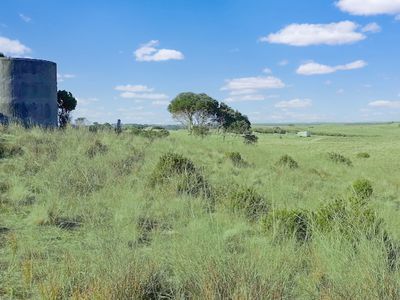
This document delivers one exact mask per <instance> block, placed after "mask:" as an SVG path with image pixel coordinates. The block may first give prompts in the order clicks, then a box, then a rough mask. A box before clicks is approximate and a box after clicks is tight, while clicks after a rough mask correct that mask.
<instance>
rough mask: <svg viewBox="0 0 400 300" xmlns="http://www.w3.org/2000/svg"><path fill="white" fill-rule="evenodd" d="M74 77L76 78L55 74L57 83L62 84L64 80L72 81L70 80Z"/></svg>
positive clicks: (71, 75) (70, 75)
mask: <svg viewBox="0 0 400 300" xmlns="http://www.w3.org/2000/svg"><path fill="white" fill-rule="evenodd" d="M75 77H76V75H75V74H60V73H57V81H58V82H63V81H65V80H66V79H72V78H75Z"/></svg>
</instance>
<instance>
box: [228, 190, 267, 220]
mask: <svg viewBox="0 0 400 300" xmlns="http://www.w3.org/2000/svg"><path fill="white" fill-rule="evenodd" d="M229 197H230V201H231V206H232V209H233V210H234V211H236V212H244V214H245V215H246V217H247V218H248V219H249V220H251V221H255V220H258V219H259V218H260V217H262V216H264V215H266V214H267V213H268V211H269V209H270V205H269V203H268V202H267V200H266V199H265V198H264V197H263V196H262V195H260V194H259V193H257V191H256V190H255V189H254V188H249V187H237V188H234V189H233V191H232V192H231V194H230V195H229Z"/></svg>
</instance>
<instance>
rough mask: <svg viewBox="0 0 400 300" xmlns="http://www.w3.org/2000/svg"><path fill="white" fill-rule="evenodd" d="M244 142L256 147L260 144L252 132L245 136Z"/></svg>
mask: <svg viewBox="0 0 400 300" xmlns="http://www.w3.org/2000/svg"><path fill="white" fill-rule="evenodd" d="M243 142H244V143H245V144H246V145H255V144H257V142H258V136H256V135H255V134H253V133H251V132H247V133H245V134H244V135H243Z"/></svg>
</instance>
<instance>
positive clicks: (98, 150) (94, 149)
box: [86, 140, 108, 158]
mask: <svg viewBox="0 0 400 300" xmlns="http://www.w3.org/2000/svg"><path fill="white" fill-rule="evenodd" d="M107 151H108V147H107V145H104V144H103V143H102V142H100V141H99V140H95V142H94V143H93V144H92V145H90V147H89V148H88V150H87V151H86V154H87V155H88V156H89V157H90V158H93V157H95V156H96V155H101V154H105V153H107Z"/></svg>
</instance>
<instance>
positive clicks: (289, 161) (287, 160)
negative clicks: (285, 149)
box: [276, 154, 299, 169]
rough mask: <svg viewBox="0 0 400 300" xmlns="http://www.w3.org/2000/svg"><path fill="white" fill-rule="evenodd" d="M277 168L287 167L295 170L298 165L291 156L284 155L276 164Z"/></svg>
mask: <svg viewBox="0 0 400 300" xmlns="http://www.w3.org/2000/svg"><path fill="white" fill-rule="evenodd" d="M276 165H277V166H280V167H287V168H289V169H297V168H298V167H299V164H298V163H297V161H295V160H294V159H293V158H292V157H291V156H289V155H287V154H285V155H283V156H281V158H280V159H279V160H278V161H277V163H276Z"/></svg>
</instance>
